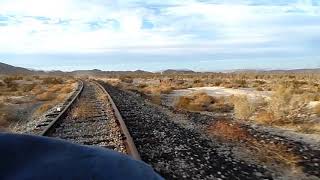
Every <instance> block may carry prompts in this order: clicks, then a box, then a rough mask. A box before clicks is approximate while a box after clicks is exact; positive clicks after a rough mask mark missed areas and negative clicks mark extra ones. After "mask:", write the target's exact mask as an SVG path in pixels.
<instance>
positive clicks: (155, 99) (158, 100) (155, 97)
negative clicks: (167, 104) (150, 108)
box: [148, 95, 161, 105]
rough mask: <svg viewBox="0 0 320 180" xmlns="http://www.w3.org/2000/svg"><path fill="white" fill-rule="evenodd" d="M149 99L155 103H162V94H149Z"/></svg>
mask: <svg viewBox="0 0 320 180" xmlns="http://www.w3.org/2000/svg"><path fill="white" fill-rule="evenodd" d="M148 99H149V100H150V101H151V102H152V103H153V104H157V105H161V96H160V95H151V96H148Z"/></svg>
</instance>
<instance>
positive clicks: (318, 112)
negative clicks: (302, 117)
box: [313, 104, 320, 117]
mask: <svg viewBox="0 0 320 180" xmlns="http://www.w3.org/2000/svg"><path fill="white" fill-rule="evenodd" d="M313 111H314V113H315V114H316V115H317V116H318V117H320V104H318V105H316V106H315V107H314V110H313Z"/></svg>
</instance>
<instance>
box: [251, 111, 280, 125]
mask: <svg viewBox="0 0 320 180" xmlns="http://www.w3.org/2000/svg"><path fill="white" fill-rule="evenodd" d="M274 120H275V118H274V115H273V113H271V112H268V111H261V112H258V113H257V115H256V116H255V121H256V122H258V123H261V124H272V123H273V122H274Z"/></svg>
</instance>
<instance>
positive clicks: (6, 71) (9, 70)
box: [0, 62, 33, 75]
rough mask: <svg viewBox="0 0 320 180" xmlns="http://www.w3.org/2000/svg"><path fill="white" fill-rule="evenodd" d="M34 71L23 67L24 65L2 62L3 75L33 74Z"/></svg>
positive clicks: (0, 69) (0, 72)
mask: <svg viewBox="0 0 320 180" xmlns="http://www.w3.org/2000/svg"><path fill="white" fill-rule="evenodd" d="M32 73H33V71H31V70H29V69H26V68H22V67H15V66H11V65H9V64H5V63H1V62H0V74H2V75H11V74H32Z"/></svg>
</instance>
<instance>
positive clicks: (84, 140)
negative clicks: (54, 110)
mask: <svg viewBox="0 0 320 180" xmlns="http://www.w3.org/2000/svg"><path fill="white" fill-rule="evenodd" d="M43 126H44V128H43ZM42 128H43V129H44V130H43V131H42V132H41V133H40V134H41V135H43V136H49V137H56V138H60V139H64V140H68V141H72V142H74V143H79V144H83V145H95V146H100V147H105V148H109V149H113V150H115V151H118V152H122V153H126V154H128V155H131V156H132V157H133V158H135V159H140V156H139V154H138V152H137V150H136V147H135V145H134V143H133V141H132V139H131V136H130V134H129V132H128V130H127V128H126V126H125V124H124V122H123V120H122V117H121V115H120V113H119V111H118V109H117V107H116V106H115V105H114V103H113V100H112V99H111V97H110V95H109V94H108V93H107V92H106V91H105V89H104V88H102V87H101V85H100V84H98V83H96V82H94V81H80V87H79V88H78V90H77V91H76V92H75V94H74V95H73V96H72V98H71V99H70V100H68V101H67V105H66V106H65V108H64V109H63V110H62V112H61V113H58V114H56V117H55V118H54V119H53V120H52V121H51V122H50V123H49V124H45V125H42Z"/></svg>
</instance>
